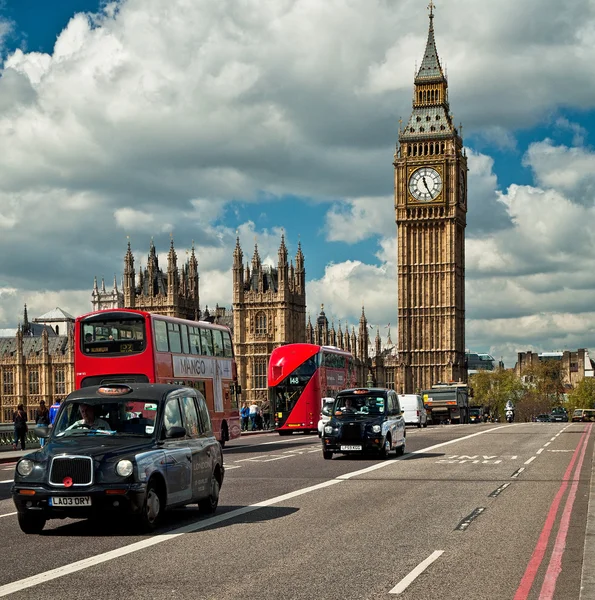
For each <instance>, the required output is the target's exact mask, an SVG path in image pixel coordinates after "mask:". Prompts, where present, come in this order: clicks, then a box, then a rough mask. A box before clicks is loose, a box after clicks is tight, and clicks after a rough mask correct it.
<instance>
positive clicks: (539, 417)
mask: <svg viewBox="0 0 595 600" xmlns="http://www.w3.org/2000/svg"><path fill="white" fill-rule="evenodd" d="M535 420H536V421H537V422H538V423H551V421H552V417H551V416H550V415H546V414H542V415H537V417H536V418H535Z"/></svg>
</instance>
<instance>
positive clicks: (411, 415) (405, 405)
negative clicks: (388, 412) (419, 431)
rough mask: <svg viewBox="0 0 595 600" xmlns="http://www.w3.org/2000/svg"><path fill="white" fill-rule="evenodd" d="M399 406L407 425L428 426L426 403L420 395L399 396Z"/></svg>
mask: <svg viewBox="0 0 595 600" xmlns="http://www.w3.org/2000/svg"><path fill="white" fill-rule="evenodd" d="M399 404H400V405H401V410H402V411H403V417H404V418H405V425H417V426H418V427H427V426H428V415H427V414H426V409H425V407H424V401H423V400H422V398H421V396H419V395H418V394H399Z"/></svg>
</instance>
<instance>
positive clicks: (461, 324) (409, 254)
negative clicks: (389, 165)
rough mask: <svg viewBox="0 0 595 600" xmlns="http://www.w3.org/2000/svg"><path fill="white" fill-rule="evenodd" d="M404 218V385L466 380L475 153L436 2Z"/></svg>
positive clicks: (416, 102)
mask: <svg viewBox="0 0 595 600" xmlns="http://www.w3.org/2000/svg"><path fill="white" fill-rule="evenodd" d="M394 167H395V216H396V223H397V253H398V258H397V274H398V343H397V347H398V355H399V365H400V373H399V378H400V381H399V382H398V384H397V386H398V388H399V389H401V390H402V391H404V392H406V393H413V392H415V391H417V390H422V389H427V388H429V387H431V385H433V384H435V383H438V382H447V381H466V380H467V371H466V368H465V227H466V213H467V158H466V156H465V151H464V149H463V140H462V138H461V135H460V132H459V130H458V129H457V128H456V127H455V126H454V124H453V118H452V114H451V113H450V107H449V104H448V84H447V80H446V77H445V75H444V72H443V70H442V66H441V64H440V60H439V58H438V52H437V50H436V43H435V39H434V15H433V5H432V4H430V28H429V33H428V40H427V44H426V51H425V54H424V58H423V61H422V63H421V66H420V69H419V71H418V73H417V75H416V77H415V85H414V96H413V110H412V114H411V117H410V119H409V121H408V123H407V125H406V126H405V127H404V128H402V127H401V128H400V133H399V143H398V145H397V150H396V153H395V157H394Z"/></svg>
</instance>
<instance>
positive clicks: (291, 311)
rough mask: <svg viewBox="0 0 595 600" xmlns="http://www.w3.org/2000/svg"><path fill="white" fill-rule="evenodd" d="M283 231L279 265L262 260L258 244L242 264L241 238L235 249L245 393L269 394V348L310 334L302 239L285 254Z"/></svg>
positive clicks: (237, 331)
mask: <svg viewBox="0 0 595 600" xmlns="http://www.w3.org/2000/svg"><path fill="white" fill-rule="evenodd" d="M287 258H288V257H287V247H286V246H285V238H284V237H283V236H282V237H281V245H280V246H279V252H278V261H277V267H272V266H265V265H263V264H262V263H261V260H260V255H259V253H258V246H255V247H254V255H253V257H252V263H251V264H249V263H246V265H245V267H244V253H243V252H242V248H241V247H240V240H239V238H238V239H237V240H236V247H235V250H234V253H233V337H234V349H235V353H236V359H237V363H238V374H239V378H240V385H241V386H242V399H243V400H246V401H248V402H252V401H262V400H264V399H265V398H266V397H267V368H268V361H269V356H270V355H271V352H272V351H273V350H274V349H275V348H277V347H278V346H281V345H282V344H292V343H296V342H304V341H305V339H306V271H305V269H304V255H303V253H302V248H301V245H300V244H298V250H297V253H296V256H295V266H294V264H293V260H292V261H291V262H288V260H287Z"/></svg>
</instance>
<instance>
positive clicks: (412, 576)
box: [389, 550, 444, 594]
mask: <svg viewBox="0 0 595 600" xmlns="http://www.w3.org/2000/svg"><path fill="white" fill-rule="evenodd" d="M443 554H444V550H436V551H435V552H432V554H430V556H428V558H426V560H424V561H422V562H420V563H419V565H417V567H415V569H413V571H411V573H409V575H407V576H406V577H403V579H401V581H399V583H397V585H395V587H394V588H393V589H392V590H391V591H390V592H389V594H400V593H401V592H404V591H405V590H406V589H407V588H408V587H409V586H410V585H411V584H412V583H413V582H414V581H415V580H416V579H417V578H418V577H419V576H420V575H421V574H422V573H423V572H424V571H425V570H426V569H427V568H428V567H429V566H430V565H431V564H432V563H433V562H434V561H435V560H437V559H438V558H440V557H441V556H442V555H443Z"/></svg>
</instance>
